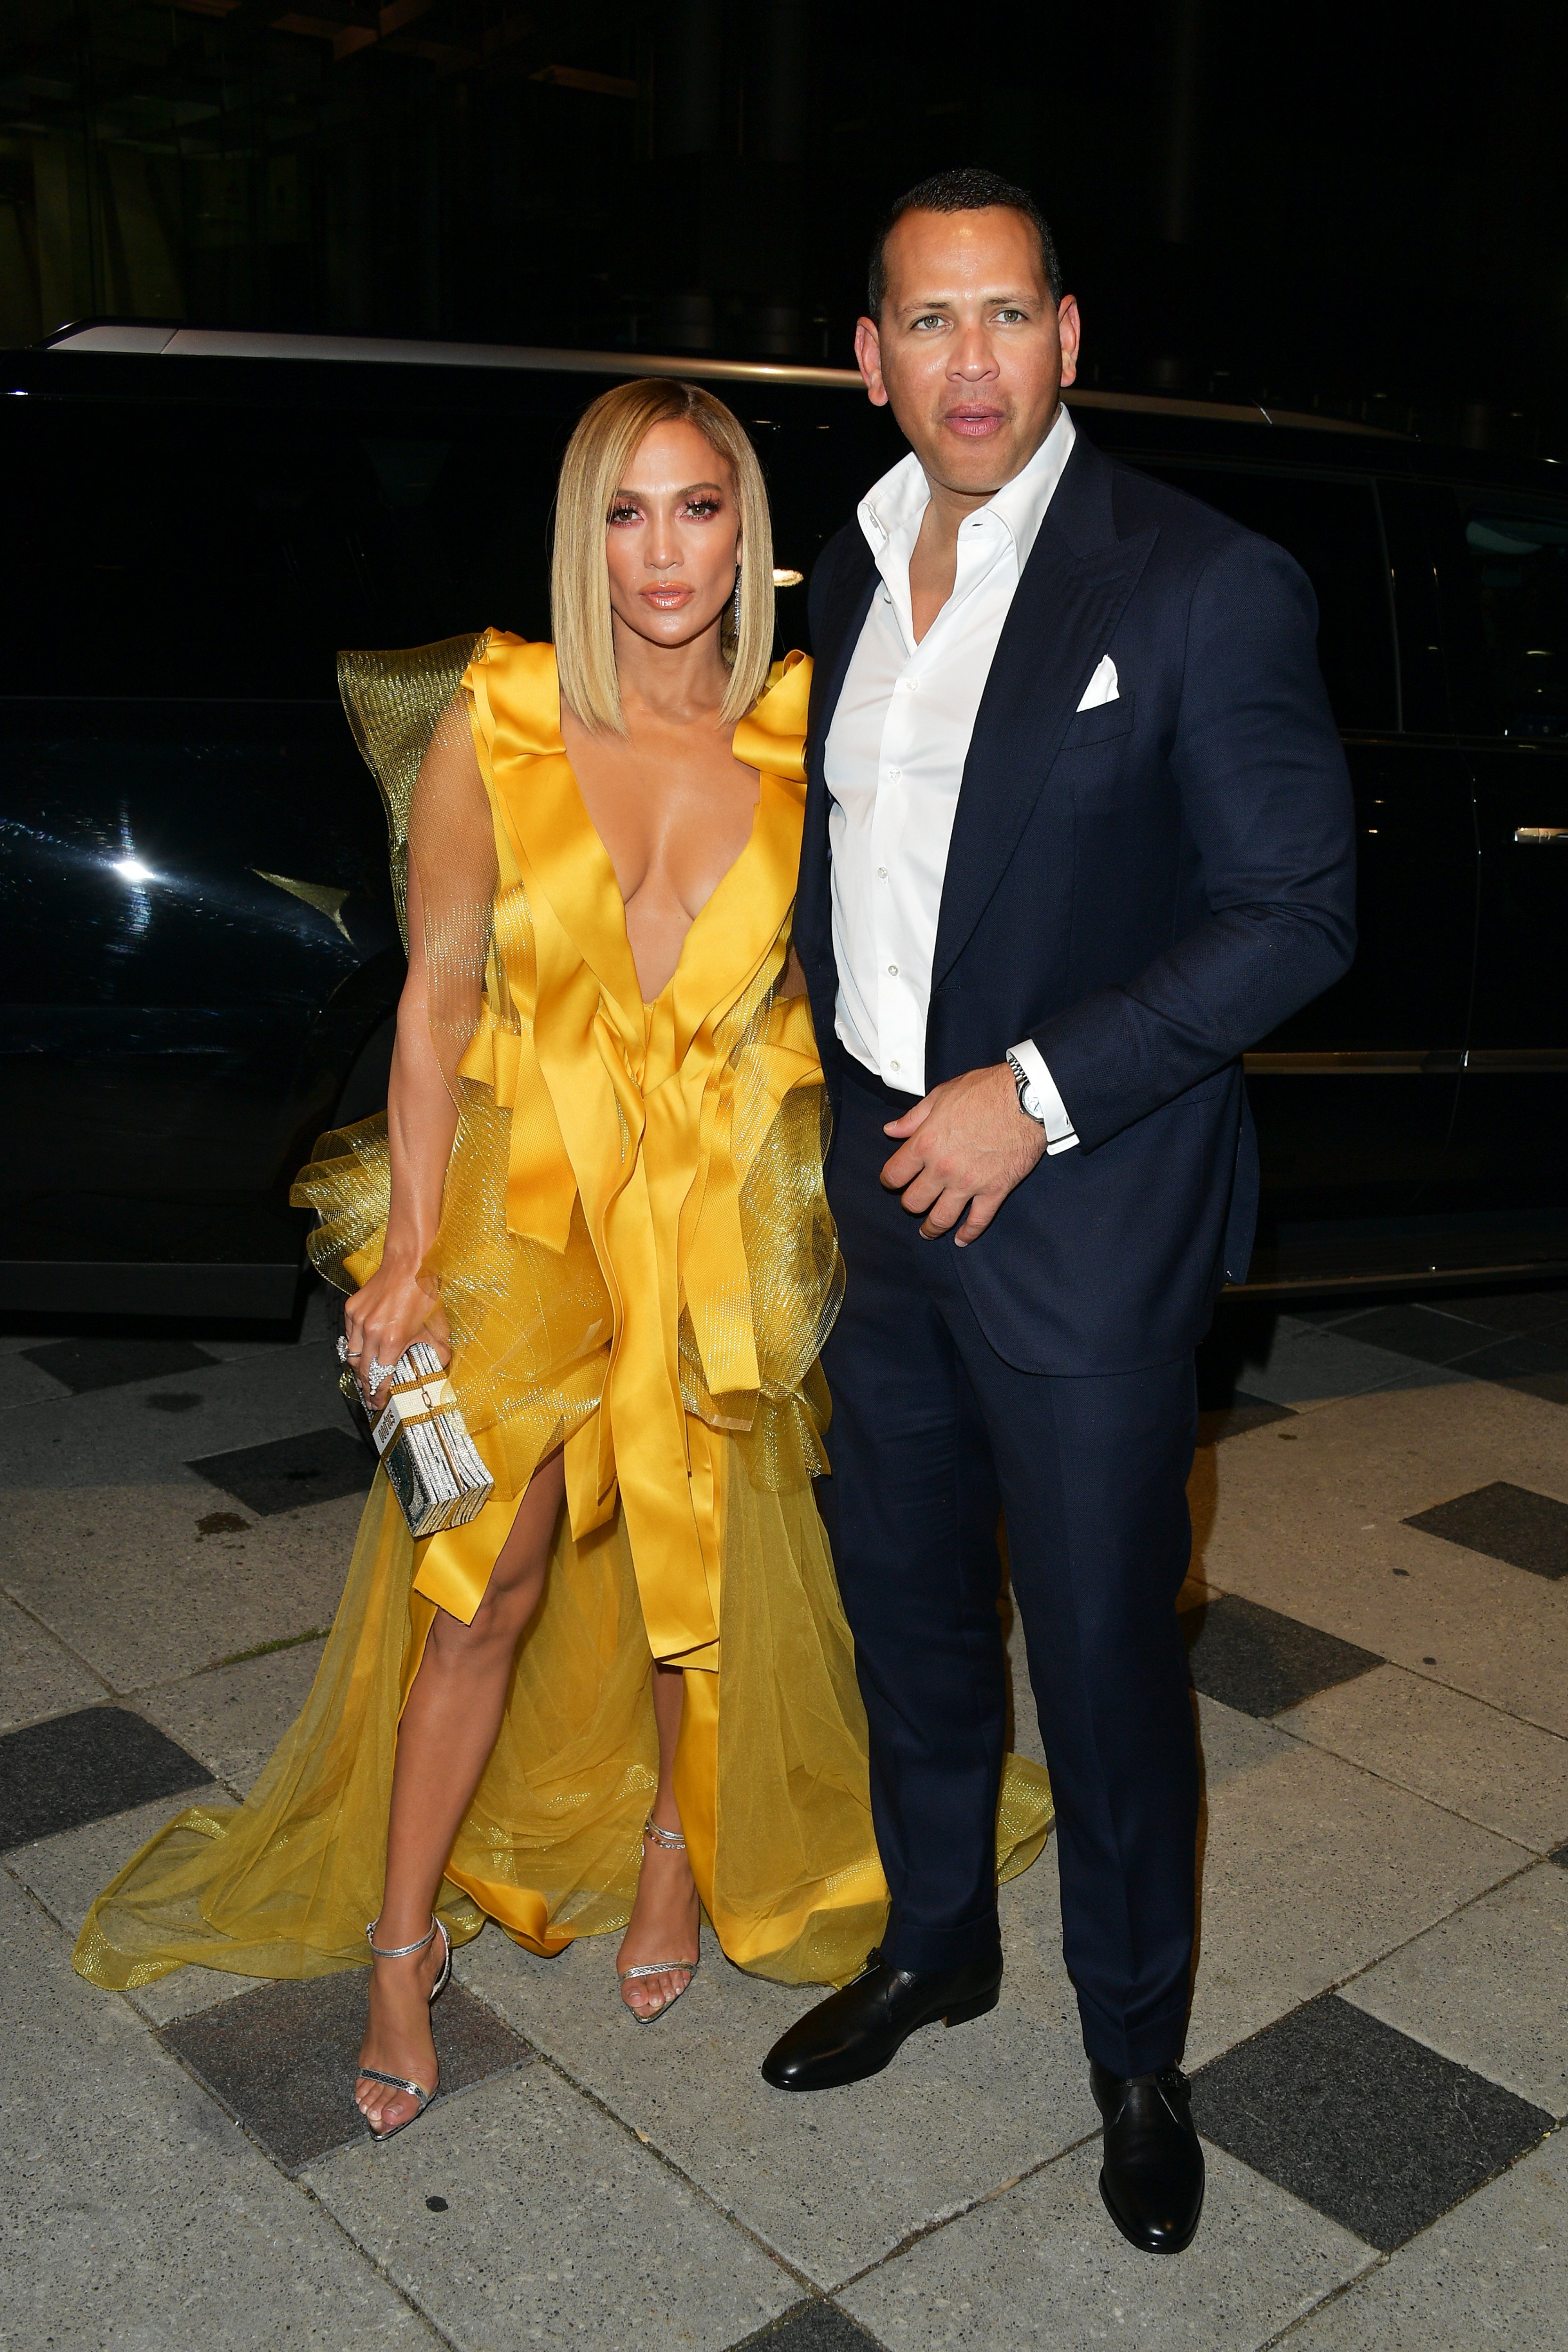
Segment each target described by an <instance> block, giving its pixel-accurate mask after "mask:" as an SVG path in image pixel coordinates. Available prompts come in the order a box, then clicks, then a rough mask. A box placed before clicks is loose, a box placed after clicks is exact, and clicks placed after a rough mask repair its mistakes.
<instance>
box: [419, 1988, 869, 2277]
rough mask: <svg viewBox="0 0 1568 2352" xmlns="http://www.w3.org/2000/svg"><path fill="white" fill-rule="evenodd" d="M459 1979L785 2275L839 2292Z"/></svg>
mask: <svg viewBox="0 0 1568 2352" xmlns="http://www.w3.org/2000/svg"><path fill="white" fill-rule="evenodd" d="M458 1981H459V1982H460V1983H461V1984H462V1985H463V1989H464V1990H465V1991H466V1992H468V1993H470V1994H472V1996H473V1998H474V1999H475V2000H477V2001H479V2003H480V2005H481V2006H482V2007H483V2008H485V2009H488V2010H489V2012H490V2014H491V2016H492V2017H496V2018H499V2019H500V2022H501V2023H502V2024H503V2025H504V2026H506V2027H507V2028H508V2029H509V2030H510V2032H513V2033H516V2034H518V2038H519V2040H520V2041H521V2042H524V2043H525V2045H526V2046H527V2048H528V2049H530V2050H531V2052H532V2053H533V2055H534V2057H535V2058H536V2059H537V2061H538V2063H540V2065H542V2066H544V2067H547V2068H548V2069H549V2071H550V2072H551V2074H554V2075H555V2076H556V2077H557V2078H558V2079H559V2080H560V2081H561V2082H563V2083H564V2084H566V2086H567V2088H568V2090H571V2091H574V2092H575V2093H576V2095H577V2096H578V2097H579V2098H581V2099H585V2100H586V2101H587V2103H588V2105H590V2106H591V2107H595V2108H597V2110H598V2112H599V2113H600V2115H602V2116H604V2117H605V2121H606V2122H608V2123H611V2124H613V2125H614V2126H615V2127H616V2130H617V2131H618V2132H620V2133H621V2135H622V2136H623V2137H624V2138H626V2139H632V2140H636V2142H637V2146H638V2147H641V2148H643V2149H645V2150H646V2151H647V2154H648V2155H649V2156H651V2157H653V2158H656V2160H657V2161H658V2163H660V2164H662V2165H663V2167H664V2168H665V2170H666V2171H667V2172H670V2173H673V2174H674V2176H675V2178H676V2179H677V2180H679V2181H680V2182H681V2184H682V2185H683V2187H685V2188H687V2189H690V2191H691V2193H692V2195H693V2196H695V2197H700V2199H701V2200H702V2202H703V2203H704V2204H705V2205H706V2206H707V2207H708V2208H709V2209H710V2211H712V2212H714V2213H717V2214H718V2215H719V2217H720V2219H721V2221H727V2222H728V2223H729V2224H730V2226H731V2229H733V2230H738V2231H740V2233H741V2235H742V2237H743V2238H747V2239H749V2240H750V2241H751V2242H752V2245H753V2246H755V2247H756V2249H757V2251H758V2252H759V2253H762V2254H765V2255H766V2256H767V2258H768V2260H769V2262H771V2263H776V2265H777V2266H778V2268H779V2269H780V2270H782V2271H783V2272H784V2275H785V2276H786V2277H787V2278H790V2279H793V2280H794V2281H795V2284H796V2285H797V2286H799V2287H800V2288H801V2289H802V2291H803V2292H804V2293H805V2294H811V2295H814V2296H815V2297H816V2299H817V2300H818V2301H820V2300H822V2299H823V2297H824V2296H825V2295H826V2294H837V2288H836V2287H834V2288H823V2287H821V2286H819V2284H818V2283H817V2281H816V2279H814V2278H811V2277H809V2276H808V2275H807V2273H805V2271H802V2270H800V2269H798V2268H797V2267H796V2265H795V2263H792V2262H791V2261H790V2259H789V2257H788V2255H787V2254H782V2253H780V2252H779V2250H778V2248H777V2247H776V2246H772V2245H770V2244H769V2243H768V2241H767V2240H766V2239H765V2238H764V2237H763V2236H762V2235H761V2234H760V2233H759V2232H758V2231H755V2230H753V2229H752V2226H751V2224H750V2223H749V2222H746V2221H742V2219H741V2217H740V2215H739V2214H738V2213H736V2212H735V2211H733V2210H732V2209H731V2207H730V2206H728V2205H722V2204H721V2203H720V2201H719V2200H718V2198H717V2197H715V2196H714V2194H713V2192H712V2190H711V2189H705V2188H704V2187H703V2185H702V2183H701V2182H700V2180H697V2179H693V2177H692V2176H691V2174H690V2173H689V2172H688V2171H687V2170H686V2168H685V2167H684V2166H683V2165H680V2164H679V2163H677V2161H676V2159H675V2158H674V2157H673V2156H671V2155H669V2154H668V2152H667V2150H665V2149H664V2148H662V2147H659V2146H658V2143H657V2141H655V2140H654V2139H652V2138H650V2137H647V2135H646V2134H645V2133H644V2132H642V2131H641V2130H640V2129H639V2128H638V2126H637V2125H636V2124H634V2123H628V2122H627V2120H626V2116H622V2115H618V2114H617V2113H616V2109H615V2108H614V2107H612V2106H611V2105H610V2104H609V2102H608V2101H607V2100H606V2099H604V2098H602V2097H601V2096H600V2095H599V2093H598V2092H597V2091H595V2090H593V2089H592V2088H590V2086H589V2085H588V2084H586V2083H584V2082H581V2081H580V2080H579V2079H578V2077H577V2076H576V2075H575V2074H573V2072H572V2070H571V2068H570V2067H569V2066H567V2065H566V2064H564V2063H563V2061H562V2060H560V2059H558V2058H552V2056H551V2054H550V2053H549V2052H548V2051H546V2050H541V2049H540V2047H539V2045H538V2043H537V2042H531V2041H529V2038H528V2036H527V2034H526V2033H521V2032H519V2029H518V2027H517V2025H516V2024H515V2023H514V2022H513V2021H512V2020H511V2019H510V2017H507V2016H505V2015H504V2014H503V2012H502V2011H500V2010H499V2009H498V2008H497V2007H496V2006H495V2003H494V2002H493V2001H489V2000H486V1999H485V1996H484V1994H483V1993H482V1992H480V1991H479V1988H478V1987H477V1986H476V1985H471V1984H469V1983H468V1981H467V1979H461V1978H460V1979H458ZM480 2087H482V2085H479V2084H476V2085H475V2088H476V2089H477V2088H480Z"/></svg>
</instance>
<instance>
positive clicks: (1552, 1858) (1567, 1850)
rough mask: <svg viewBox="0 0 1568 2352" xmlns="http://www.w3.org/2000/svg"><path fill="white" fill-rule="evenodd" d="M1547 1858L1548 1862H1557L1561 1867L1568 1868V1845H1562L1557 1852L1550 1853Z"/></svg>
mask: <svg viewBox="0 0 1568 2352" xmlns="http://www.w3.org/2000/svg"><path fill="white" fill-rule="evenodd" d="M1546 1859H1547V1861H1548V1862H1554V1863H1556V1864H1558V1866H1559V1868H1561V1869H1563V1870H1568V1845H1560V1846H1559V1847H1558V1849H1557V1851H1556V1853H1549V1854H1548V1855H1547V1857H1546Z"/></svg>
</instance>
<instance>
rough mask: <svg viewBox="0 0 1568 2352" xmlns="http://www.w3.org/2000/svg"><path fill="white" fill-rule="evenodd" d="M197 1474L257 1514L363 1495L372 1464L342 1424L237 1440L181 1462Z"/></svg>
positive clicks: (265, 1515)
mask: <svg viewBox="0 0 1568 2352" xmlns="http://www.w3.org/2000/svg"><path fill="white" fill-rule="evenodd" d="M185 1466H186V1468H187V1469H188V1470H195V1472H196V1473H197V1474H198V1475H199V1476H201V1477H203V1478H206V1479H209V1480H210V1481H211V1483H212V1484H213V1486H221V1487H222V1488H223V1491H224V1493H225V1494H226V1495H233V1496H235V1497H236V1499H237V1501H239V1502H241V1503H243V1504H244V1505H245V1507H246V1508H247V1510H251V1511H254V1512H256V1514H257V1516H258V1517H260V1518H268V1517H270V1516H271V1515H272V1513H273V1512H274V1511H297V1510H298V1509H299V1507H300V1504H301V1503H332V1502H335V1501H336V1500H337V1499H338V1497H339V1496H341V1495H363V1494H364V1493H366V1492H367V1491H368V1490H369V1486H370V1482H371V1480H372V1478H373V1477H374V1475H375V1464H374V1462H373V1460H372V1459H371V1456H370V1454H369V1453H368V1452H367V1451H366V1449H365V1448H364V1447H363V1445H362V1444H360V1442H359V1440H358V1438H357V1437H353V1436H351V1435H350V1433H349V1432H348V1431H347V1430H346V1429H307V1430H305V1431H303V1432H302V1433H300V1436H298V1437H279V1438H277V1439H275V1440H274V1442H273V1443H272V1444H270V1445H237V1446H236V1447H235V1448H234V1450H233V1451H232V1452H231V1453H228V1454H202V1455H201V1456H200V1457H199V1459H198V1460H196V1461H195V1462H189V1463H187V1464H186V1465H185Z"/></svg>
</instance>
